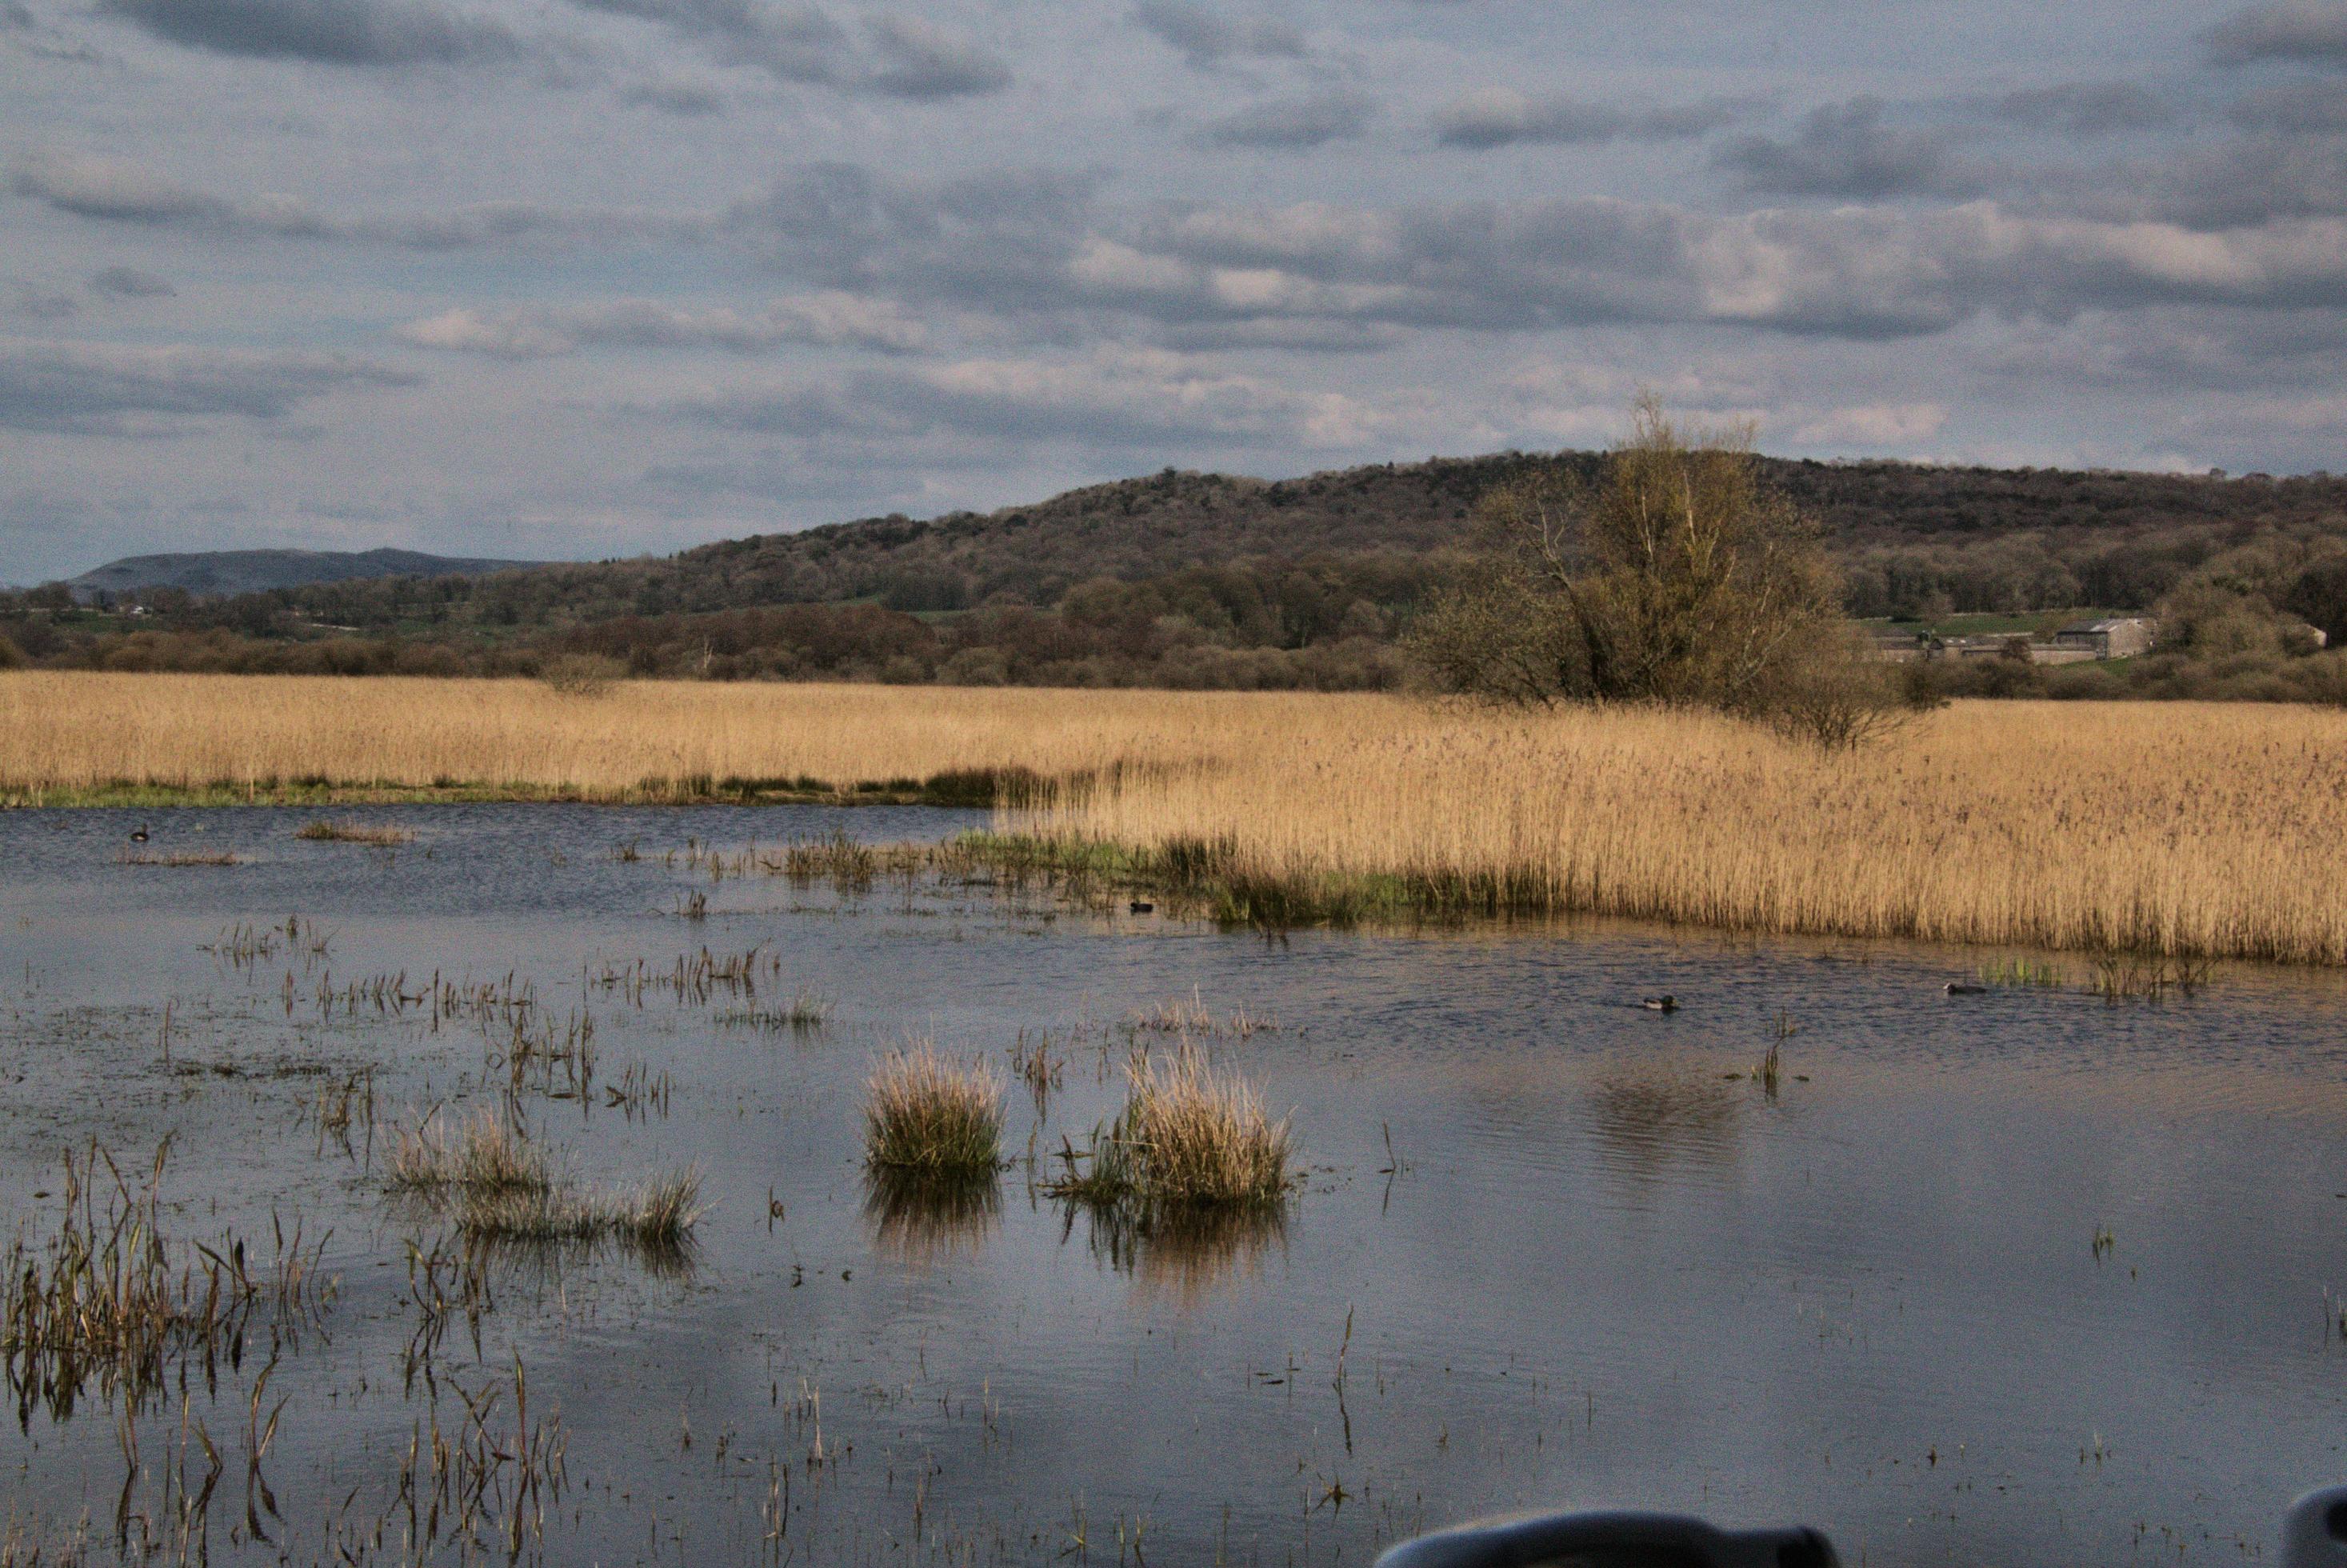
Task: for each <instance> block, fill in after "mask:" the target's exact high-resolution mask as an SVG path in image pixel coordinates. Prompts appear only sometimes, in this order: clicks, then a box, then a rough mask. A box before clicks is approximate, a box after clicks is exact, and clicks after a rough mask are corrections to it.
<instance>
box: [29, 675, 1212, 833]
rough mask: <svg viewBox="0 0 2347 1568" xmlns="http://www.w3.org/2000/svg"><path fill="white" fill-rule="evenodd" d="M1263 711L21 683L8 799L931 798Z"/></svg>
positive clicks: (760, 691)
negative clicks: (1229, 713)
mask: <svg viewBox="0 0 2347 1568" xmlns="http://www.w3.org/2000/svg"><path fill="white" fill-rule="evenodd" d="M1246 701H1247V699H1245V698H1234V697H1233V696H1232V695H1231V694H1228V693H1194V694H1190V695H1187V696H1173V695H1171V694H1167V693H1155V692H1094V693H1086V694H1083V695H1082V696H1081V697H1079V698H1076V699H1075V700H1073V701H1071V697H1070V694H1069V693H1067V692H1048V691H1021V690H1000V691H989V692H983V693H972V692H941V691H938V690H935V689H924V688H899V687H886V686H864V685H744V684H724V685H720V684H711V683H701V682H620V684H618V685H617V686H615V687H614V688H613V689H612V690H611V692H610V693H609V694H608V695H607V696H605V697H602V698H600V699H599V700H598V701H596V702H548V700H547V692H546V688H545V687H544V686H542V685H541V684H539V683H538V682H535V681H519V680H516V681H448V680H427V679H415V680H410V679H404V678H390V677H385V678H382V679H370V680H366V681H352V680H343V679H338V678H334V677H331V676H225V675H119V674H108V673H103V672H96V671H6V672H0V796H14V797H16V798H19V799H23V800H26V801H30V802H35V803H44V802H45V803H49V804H73V803H74V802H76V801H78V800H81V799H85V798H89V797H91V796H94V795H105V796H109V797H122V796H126V795H130V796H135V795H136V794H138V792H139V791H142V790H143V791H153V792H158V793H159V794H170V793H173V792H198V793H200V794H207V795H217V796H220V797H226V798H248V797H250V798H260V797H262V796H267V797H270V798H310V797H312V796H313V795H331V794H334V793H335V792H343V793H345V794H349V795H352V796H356V797H364V796H365V795H367V794H370V793H375V792H380V793H383V794H401V793H403V792H421V793H430V792H434V791H440V792H446V793H451V794H487V795H515V796H522V797H533V798H534V797H538V796H546V797H559V798H570V799H584V800H599V801H620V800H652V801H658V800H668V799H695V798H711V797H717V798H724V797H729V796H731V797H744V798H754V797H755V796H757V795H760V794H795V795H806V794H825V793H837V794H850V795H853V794H876V795H888V794H918V795H921V796H924V797H926V798H930V799H937V800H946V801H952V802H955V803H958V804H968V805H975V806H980V807H983V806H985V805H988V804H991V803H992V802H993V801H994V800H995V798H996V796H997V794H998V790H999V784H1001V782H1002V781H1003V780H1004V779H1005V778H1006V777H1020V776H1025V775H1028V774H1032V775H1035V776H1039V777H1043V778H1062V777H1068V776H1071V775H1077V774H1110V773H1112V772H1114V771H1115V770H1116V769H1118V768H1119V767H1120V766H1123V765H1128V764H1137V765H1150V764H1174V763H1180V762H1185V761H1188V760H1192V759H1194V757H1195V756H1196V755H1197V749H1198V748H1197V743H1198V739H1199V737H1200V735H1201V734H1202V733H1212V732H1213V730H1214V729H1215V728H1217V727H1219V726H1218V724H1217V723H1216V720H1215V717H1214V715H1215V714H1216V713H1217V712H1221V711H1223V710H1225V709H1235V707H1236V706H1238V705H1243V704H1244V703H1245V702H1246Z"/></svg>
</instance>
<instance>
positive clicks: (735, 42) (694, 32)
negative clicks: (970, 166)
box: [571, 0, 1011, 100]
mask: <svg viewBox="0 0 2347 1568" xmlns="http://www.w3.org/2000/svg"><path fill="white" fill-rule="evenodd" d="M571 3H572V4H573V5H579V6H582V7H584V8H586V9H588V10H592V11H601V12H605V13H607V14H610V15H620V16H632V17H634V18H636V19H638V20H640V21H645V22H652V23H657V24H660V25H661V26H665V27H667V28H669V29H670V30H671V32H674V33H676V34H677V35H679V36H682V37H687V38H692V39H693V40H695V41H696V42H698V43H700V44H701V45H702V46H703V47H704V48H706V49H708V50H709V51H710V53H711V54H712V55H713V56H715V57H716V58H717V59H719V60H720V61H722V62H723V63H725V64H727V65H738V66H749V67H755V68H757V69H759V70H763V71H764V72H766V73H767V74H768V75H770V76H773V77H777V78H779V79H781V80H783V81H787V82H803V83H812V84H819V85H823V86H827V87H836V88H839V89H841V90H843V91H849V92H869V93H876V94H879V95H881V96H883V97H900V98H912V99H917V100H926V99H939V98H951V97H969V96H973V95H978V94H984V93H992V92H999V91H1000V90H1001V89H1002V88H1004V87H1009V86H1010V79H1011V77H1010V67H1009V66H1008V65H1006V64H1005V63H1004V62H1003V60H1002V58H1001V57H1000V56H998V55H996V54H995V53H994V52H993V51H992V50H990V49H988V48H987V47H985V46H983V45H981V44H979V42H978V41H977V40H975V39H973V38H970V37H968V36H965V35H963V34H960V33H957V32H953V31H951V30H949V29H948V28H944V27H940V26H936V25H934V24H932V23H929V22H925V21H921V20H918V19H917V18H914V17H908V16H876V17H873V18H871V19H869V20H868V21H866V24H865V26H864V36H865V38H866V44H867V46H868V47H867V48H866V49H862V50H859V49H858V48H857V47H856V42H855V40H854V38H852V37H851V36H849V34H848V32H847V30H846V28H845V27H843V26H840V25H839V23H838V22H836V21H835V20H834V19H833V18H832V16H831V15H830V14H829V13H827V12H825V11H824V10H823V9H821V8H820V7H819V6H815V5H805V4H775V3H771V0H571Z"/></svg>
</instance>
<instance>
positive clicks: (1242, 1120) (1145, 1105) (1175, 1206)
mask: <svg viewBox="0 0 2347 1568" xmlns="http://www.w3.org/2000/svg"><path fill="white" fill-rule="evenodd" d="M1126 1077H1127V1080H1128V1089H1127V1093H1126V1097H1125V1102H1124V1109H1123V1110H1122V1111H1121V1112H1118V1114H1117V1119H1116V1121H1115V1122H1112V1124H1111V1125H1110V1126H1109V1127H1107V1128H1106V1129H1105V1130H1103V1131H1101V1132H1095V1133H1094V1134H1093V1137H1092V1150H1091V1153H1090V1155H1089V1160H1088V1163H1083V1164H1082V1166H1081V1169H1080V1168H1079V1162H1080V1161H1084V1160H1085V1158H1086V1157H1085V1156H1083V1155H1081V1154H1079V1153H1077V1152H1075V1151H1074V1150H1070V1151H1068V1152H1067V1153H1065V1155H1063V1158H1065V1160H1066V1161H1067V1164H1068V1171H1067V1174H1066V1176H1065V1177H1064V1178H1063V1179H1062V1180H1061V1181H1059V1182H1058V1183H1056V1184H1054V1185H1053V1186H1052V1187H1051V1189H1050V1190H1051V1194H1052V1195H1053V1196H1055V1197H1062V1198H1066V1199H1069V1200H1071V1201H1072V1202H1075V1203H1078V1204H1083V1205H1085V1206H1087V1207H1090V1208H1093V1209H1096V1210H1097V1209H1114V1210H1120V1211H1123V1212H1125V1213H1127V1214H1132V1215H1135V1216H1137V1217H1140V1218H1142V1219H1143V1220H1144V1221H1145V1220H1148V1219H1151V1218H1158V1219H1162V1218H1163V1217H1165V1216H1168V1215H1182V1214H1193V1215H1194V1214H1197V1213H1198V1212H1200V1211H1203V1210H1214V1209H1224V1210H1232V1209H1246V1208H1256V1209H1264V1208H1272V1207H1276V1206H1277V1205H1278V1204H1280V1203H1281V1202H1282V1201H1283V1200H1284V1199H1285V1198H1286V1195H1287V1191H1288V1188H1289V1185H1290V1184H1291V1180H1292V1178H1291V1175H1290V1172H1289V1169H1288V1162H1289V1158H1290V1154H1291V1153H1292V1149H1291V1144H1292V1141H1293V1140H1292V1132H1291V1129H1290V1126H1289V1123H1288V1122H1287V1120H1286V1118H1284V1117H1283V1118H1281V1119H1280V1120H1278V1121H1276V1122H1275V1121H1273V1120H1272V1119H1271V1118H1270V1117H1269V1116H1268V1115H1266V1113H1265V1112H1264V1109H1263V1102H1262V1100H1261V1098H1260V1097H1259V1096H1258V1095H1257V1094H1256V1093H1255V1090H1254V1089H1253V1088H1252V1087H1251V1086H1250V1085H1249V1084H1248V1083H1247V1082H1246V1081H1245V1080H1244V1079H1242V1078H1240V1077H1239V1076H1238V1075H1237V1074H1236V1073H1235V1072H1231V1071H1221V1070H1217V1069H1216V1068H1215V1067H1214V1065H1213V1064H1212V1063H1211V1062H1209V1061H1207V1059H1206V1055H1205V1053H1204V1051H1203V1050H1199V1049H1198V1048H1196V1047H1195V1046H1193V1045H1190V1044H1188V1043H1186V1042H1185V1043H1184V1045H1183V1046H1182V1047H1181V1048H1180V1049H1179V1050H1176V1051H1174V1052H1173V1054H1172V1055H1170V1056H1164V1057H1154V1056H1149V1055H1141V1056H1137V1057H1135V1058H1134V1059H1133V1061H1132V1062H1131V1063H1130V1064H1129V1065H1128V1066H1127V1068H1126Z"/></svg>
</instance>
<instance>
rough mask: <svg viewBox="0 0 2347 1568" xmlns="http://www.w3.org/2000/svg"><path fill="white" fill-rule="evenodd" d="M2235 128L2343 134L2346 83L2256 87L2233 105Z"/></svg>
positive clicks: (2346, 121)
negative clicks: (2256, 89)
mask: <svg viewBox="0 0 2347 1568" xmlns="http://www.w3.org/2000/svg"><path fill="white" fill-rule="evenodd" d="M2231 116H2232V120H2233V123H2234V124H2235V125H2238V126H2241V127H2243V128H2248V129H2250V130H2270V131H2280V132H2283V133H2285V134H2289V135H2296V136H2308V135H2336V134H2339V133H2341V132H2347V81H2339V80H2323V81H2312V82H2289V83H2285V84H2283V85H2280V86H2278V87H2264V88H2260V90H2258V91H2257V92H2254V93H2251V94H2250V95H2249V96H2248V97H2244V98H2243V99H2241V101H2240V102H2239V103H2237V104H2235V105H2234V106H2233V108H2232V110H2231Z"/></svg>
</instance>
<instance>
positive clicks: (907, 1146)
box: [864, 1040, 1002, 1177]
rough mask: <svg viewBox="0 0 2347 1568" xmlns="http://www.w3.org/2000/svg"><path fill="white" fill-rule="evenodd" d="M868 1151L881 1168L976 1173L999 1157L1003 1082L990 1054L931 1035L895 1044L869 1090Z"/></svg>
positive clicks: (873, 1163) (990, 1167) (866, 1101)
mask: <svg viewBox="0 0 2347 1568" xmlns="http://www.w3.org/2000/svg"><path fill="white" fill-rule="evenodd" d="M864 1156H865V1161H866V1163H867V1164H868V1165H870V1166H871V1168H872V1169H874V1170H876V1171H891V1172H900V1173H917V1174H924V1175H929V1176H937V1177H953V1176H976V1175H984V1174H987V1173H991V1172H992V1171H993V1170H994V1169H995V1168H996V1167H997V1166H998V1165H999V1164H1000V1163H1002V1083H1001V1080H1000V1079H999V1078H998V1077H997V1076H996V1075H995V1071H994V1069H993V1067H992V1066H991V1065H990V1064H989V1063H987V1062H985V1061H977V1062H970V1063H963V1062H957V1061H948V1060H947V1059H946V1058H944V1057H942V1056H940V1055H938V1050H937V1047H936V1046H934V1045H932V1044H930V1043H929V1042H928V1041H927V1040H923V1041H920V1042H918V1043H917V1044H915V1045H913V1046H911V1047H909V1048H907V1049H906V1050H892V1051H890V1052H889V1053H888V1054H887V1055H886V1056H884V1057H882V1058H881V1059H880V1063H879V1065H878V1066H877V1067H876V1068H874V1069H873V1071H872V1077H871V1080H870V1081H869V1082H867V1083H866V1085H865V1091H864Z"/></svg>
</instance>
